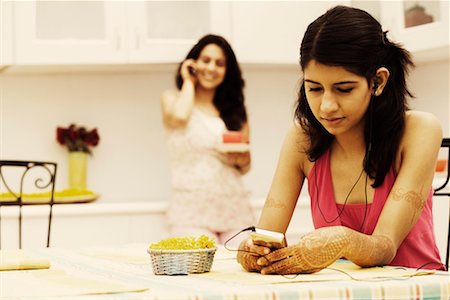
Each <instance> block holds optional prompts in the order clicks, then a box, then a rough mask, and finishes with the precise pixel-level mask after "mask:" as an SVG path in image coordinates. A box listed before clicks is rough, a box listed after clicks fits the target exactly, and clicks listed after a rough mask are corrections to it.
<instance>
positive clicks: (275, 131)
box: [0, 66, 298, 202]
mask: <svg viewBox="0 0 450 300" xmlns="http://www.w3.org/2000/svg"><path fill="white" fill-rule="evenodd" d="M174 72H175V66H165V67H161V66H158V67H152V66H149V67H148V68H147V70H144V71H143V70H140V71H139V72H134V71H126V72H84V73H80V72H76V73H67V72H66V73H54V74H42V73H40V72H39V69H38V72H36V71H33V72H28V73H23V72H21V71H20V70H19V71H18V72H17V71H16V72H14V71H11V72H7V73H6V74H5V73H3V74H0V84H1V100H0V101H1V102H0V104H1V105H0V113H1V115H0V120H1V121H0V157H1V158H2V159H33V160H50V161H56V162H57V163H58V176H57V189H63V188H65V187H66V186H67V178H66V173H67V153H68V152H67V149H66V148H65V147H62V146H60V145H59V144H58V143H57V142H56V139H55V133H56V127H57V126H67V125H68V124H69V123H71V122H75V123H77V124H79V125H84V126H86V127H88V128H92V127H97V128H98V130H99V134H100V139H101V140H100V143H99V145H98V146H97V147H96V148H93V156H92V157H91V158H90V160H89V166H88V168H89V170H88V186H89V188H90V189H92V190H94V191H96V192H98V193H100V194H101V199H102V201H114V202H120V201H145V200H149V201H153V200H155V201H156V200H165V199H167V196H168V194H169V185H168V183H169V166H168V157H167V153H166V144H165V139H164V133H163V128H162V124H161V114H160V105H159V95H160V94H161V92H162V91H163V90H165V89H167V88H171V87H173V77H174ZM244 72H245V79H246V83H247V88H246V96H247V105H248V110H249V121H250V126H251V134H252V136H251V142H252V148H253V159H254V164H253V169H252V172H251V173H250V174H248V176H247V178H246V179H245V180H246V183H247V184H248V187H249V188H250V189H251V190H252V191H253V193H254V196H255V197H264V196H265V193H266V191H267V189H268V185H269V184H270V181H271V178H272V173H273V170H274V167H275V164H276V161H277V157H278V151H279V147H280V145H281V141H282V139H283V137H284V134H285V132H286V129H287V127H288V126H289V124H290V121H291V120H292V113H291V112H292V106H293V103H294V99H295V85H296V82H297V80H298V71H297V68H296V67H294V66H292V67H282V68H280V69H278V68H274V67H266V68H265V67H258V68H255V67H249V69H248V71H247V70H244Z"/></svg>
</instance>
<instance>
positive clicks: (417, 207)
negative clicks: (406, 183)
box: [392, 189, 425, 224]
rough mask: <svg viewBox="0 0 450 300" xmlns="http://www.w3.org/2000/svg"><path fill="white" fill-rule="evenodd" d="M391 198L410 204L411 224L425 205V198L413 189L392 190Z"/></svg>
mask: <svg viewBox="0 0 450 300" xmlns="http://www.w3.org/2000/svg"><path fill="white" fill-rule="evenodd" d="M392 199H393V200H394V201H398V202H399V201H406V202H408V203H409V204H410V205H411V209H412V217H411V224H413V223H414V221H415V220H416V218H417V217H418V215H419V214H420V213H421V212H422V209H423V207H424V205H425V200H423V199H422V196H421V195H420V193H418V192H415V191H408V192H404V191H403V190H402V189H396V190H393V191H392Z"/></svg>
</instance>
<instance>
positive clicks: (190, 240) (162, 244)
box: [150, 234, 216, 250]
mask: <svg viewBox="0 0 450 300" xmlns="http://www.w3.org/2000/svg"><path fill="white" fill-rule="evenodd" d="M215 247H216V243H215V242H214V240H213V239H211V238H209V237H207V236H206V235H204V234H202V235H201V236H200V237H198V238H197V239H196V238H195V237H192V236H187V237H172V238H168V239H164V240H161V241H159V242H158V243H153V244H151V245H150V249H152V250H196V249H209V248H215Z"/></svg>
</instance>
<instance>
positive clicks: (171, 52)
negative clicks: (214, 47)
mask: <svg viewBox="0 0 450 300" xmlns="http://www.w3.org/2000/svg"><path fill="white" fill-rule="evenodd" d="M229 7H230V3H229V2H228V1H138V2H129V3H127V19H128V22H129V23H128V30H129V34H128V44H129V61H130V62H134V63H146V62H156V63H166V62H179V61H181V60H183V59H184V58H185V57H186V54H187V52H188V51H189V50H190V49H191V47H192V46H193V45H194V44H195V43H196V42H197V41H198V39H199V38H201V37H202V36H204V35H205V34H208V33H214V34H219V35H222V36H224V37H225V38H229V36H230V34H229V31H230V14H229V12H230V9H229Z"/></svg>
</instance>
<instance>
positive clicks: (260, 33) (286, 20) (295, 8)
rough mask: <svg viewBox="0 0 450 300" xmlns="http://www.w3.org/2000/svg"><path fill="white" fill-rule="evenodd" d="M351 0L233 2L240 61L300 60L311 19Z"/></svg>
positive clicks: (277, 61)
mask: <svg viewBox="0 0 450 300" xmlns="http://www.w3.org/2000/svg"><path fill="white" fill-rule="evenodd" d="M345 2H348V1H236V2H234V1H233V2H232V4H231V5H232V9H231V13H232V33H233V44H234V47H235V50H236V55H237V56H238V59H239V60H240V61H241V62H248V63H282V64H284V63H288V64H298V61H299V56H300V50H299V49H300V43H301V41H302V38H303V34H304V32H305V31H306V28H307V26H308V25H309V23H311V22H312V21H314V20H315V19H316V18H317V17H319V16H320V15H322V14H324V13H325V12H326V10H327V9H329V8H331V7H333V6H335V5H337V4H342V3H345Z"/></svg>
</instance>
